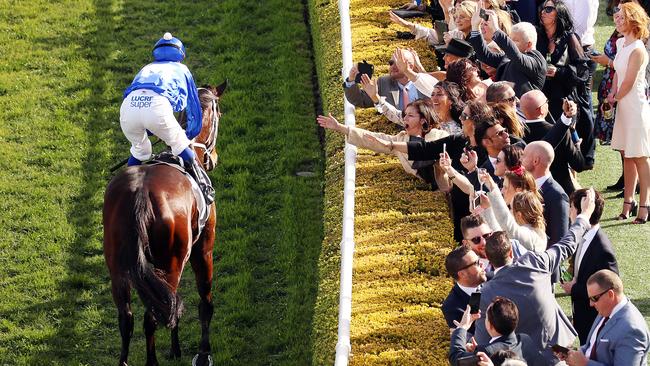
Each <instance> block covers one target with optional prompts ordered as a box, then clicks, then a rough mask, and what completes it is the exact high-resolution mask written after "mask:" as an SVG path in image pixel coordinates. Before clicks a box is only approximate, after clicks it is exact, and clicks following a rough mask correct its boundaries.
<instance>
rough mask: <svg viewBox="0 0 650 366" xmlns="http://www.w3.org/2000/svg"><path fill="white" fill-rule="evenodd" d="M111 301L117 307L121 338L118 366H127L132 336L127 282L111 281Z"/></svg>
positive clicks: (129, 291) (131, 318) (131, 315)
mask: <svg viewBox="0 0 650 366" xmlns="http://www.w3.org/2000/svg"><path fill="white" fill-rule="evenodd" d="M111 287H112V292H113V301H114V302H115V306H116V307H117V319H118V322H119V327H120V336H121V337H122V350H121V352H120V363H119V366H127V362H128V357H129V343H130V342H131V337H132V336H133V313H132V312H131V287H130V286H129V282H128V280H125V279H120V278H114V279H113V280H112V281H111Z"/></svg>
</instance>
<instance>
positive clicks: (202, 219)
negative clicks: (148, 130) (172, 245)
mask: <svg viewBox="0 0 650 366" xmlns="http://www.w3.org/2000/svg"><path fill="white" fill-rule="evenodd" d="M145 164H146V165H167V166H169V167H172V168H174V169H177V170H178V171H179V172H181V173H183V174H184V175H185V176H186V177H187V178H188V180H189V181H190V183H191V184H192V192H193V193H194V198H195V199H196V202H197V209H198V211H199V232H201V231H202V230H203V227H204V226H205V223H206V222H207V221H208V218H209V217H210V205H211V204H212V202H214V188H213V187H212V183H211V182H210V178H209V177H208V173H206V172H205V170H203V169H201V168H199V167H198V164H196V163H195V164H193V166H187V164H185V162H184V161H183V159H181V158H180V157H178V156H176V155H174V154H172V153H171V152H170V151H163V152H161V153H160V154H157V155H155V156H154V157H153V159H151V160H149V161H147V162H146V163H145Z"/></svg>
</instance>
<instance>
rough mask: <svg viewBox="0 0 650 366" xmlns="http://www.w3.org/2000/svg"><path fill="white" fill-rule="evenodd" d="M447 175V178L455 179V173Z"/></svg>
mask: <svg viewBox="0 0 650 366" xmlns="http://www.w3.org/2000/svg"><path fill="white" fill-rule="evenodd" d="M447 177H448V178H449V180H454V179H456V176H455V175H448V176H447Z"/></svg>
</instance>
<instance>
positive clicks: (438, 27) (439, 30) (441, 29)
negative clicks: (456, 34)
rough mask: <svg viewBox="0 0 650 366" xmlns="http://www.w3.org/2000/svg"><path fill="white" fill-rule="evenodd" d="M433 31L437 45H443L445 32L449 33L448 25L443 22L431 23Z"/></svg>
mask: <svg viewBox="0 0 650 366" xmlns="http://www.w3.org/2000/svg"><path fill="white" fill-rule="evenodd" d="M433 29H435V31H436V34H437V35H438V44H444V43H445V40H444V39H443V37H444V35H445V32H449V25H447V23H445V22H444V21H443V20H436V21H435V22H434V23H433Z"/></svg>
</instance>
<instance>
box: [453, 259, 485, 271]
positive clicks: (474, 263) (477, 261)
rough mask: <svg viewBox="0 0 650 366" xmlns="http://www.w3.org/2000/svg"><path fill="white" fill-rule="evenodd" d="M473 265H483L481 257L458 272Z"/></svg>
mask: <svg viewBox="0 0 650 366" xmlns="http://www.w3.org/2000/svg"><path fill="white" fill-rule="evenodd" d="M471 266H477V267H480V266H481V262H480V259H477V260H476V262H472V263H470V264H468V265H466V266H465V267H463V268H461V269H459V270H458V272H460V271H462V270H464V269H468V268H469V267H471Z"/></svg>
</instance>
